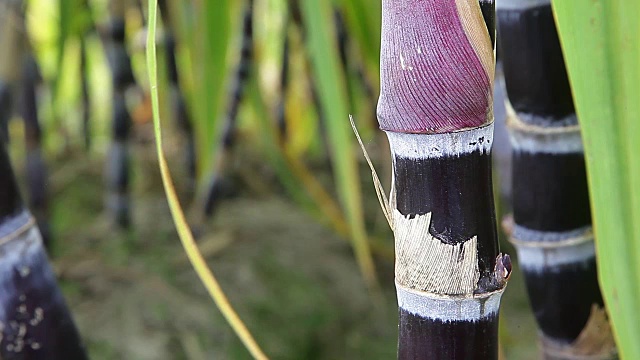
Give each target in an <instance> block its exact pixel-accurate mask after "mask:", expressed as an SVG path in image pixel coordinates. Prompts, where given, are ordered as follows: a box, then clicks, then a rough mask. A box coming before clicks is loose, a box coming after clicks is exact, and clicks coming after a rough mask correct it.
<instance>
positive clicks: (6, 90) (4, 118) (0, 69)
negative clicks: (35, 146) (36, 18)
mask: <svg viewBox="0 0 640 360" xmlns="http://www.w3.org/2000/svg"><path fill="white" fill-rule="evenodd" d="M25 31H26V29H25V27H24V19H23V18H22V9H21V4H20V2H19V1H14V0H0V49H2V51H3V56H1V57H0V105H2V108H1V109H0V137H1V138H2V139H3V140H4V141H5V142H6V143H8V142H9V121H10V120H11V117H12V116H13V110H14V107H13V102H14V100H15V99H16V96H15V94H14V92H15V91H16V88H17V85H18V82H19V81H20V74H21V61H22V54H23V50H24V49H23V46H24V42H25V41H24V33H25Z"/></svg>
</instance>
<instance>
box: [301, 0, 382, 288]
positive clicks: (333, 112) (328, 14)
mask: <svg viewBox="0 0 640 360" xmlns="http://www.w3.org/2000/svg"><path fill="white" fill-rule="evenodd" d="M300 7H301V10H302V16H303V19H304V23H305V30H306V36H307V44H308V51H309V53H310V58H311V59H312V60H311V61H312V69H313V77H314V80H315V82H316V84H317V86H318V94H319V97H320V103H321V107H322V111H323V113H324V114H325V117H326V128H327V136H328V140H329V146H330V151H331V160H332V163H333V170H334V176H335V182H336V186H337V188H338V196H339V198H340V200H341V204H342V207H343V208H344V212H345V214H346V217H347V222H348V223H349V227H350V231H351V236H352V239H353V246H354V251H355V254H356V258H357V260H358V263H359V266H360V270H361V271H362V274H363V276H364V277H365V281H366V282H367V283H368V284H369V286H370V287H372V288H375V287H376V286H377V280H376V276H375V268H374V264H373V260H372V257H371V250H370V248H369V243H368V240H367V234H366V231H365V226H364V214H363V209H362V194H361V190H360V181H359V175H358V163H357V162H356V154H355V153H354V151H355V148H354V142H353V140H352V135H351V129H350V126H349V107H348V96H347V89H346V83H345V77H344V71H343V69H342V67H341V66H340V60H339V54H338V48H337V44H336V37H335V32H334V26H333V25H334V20H333V12H332V8H331V2H329V1H323V0H304V1H301V2H300Z"/></svg>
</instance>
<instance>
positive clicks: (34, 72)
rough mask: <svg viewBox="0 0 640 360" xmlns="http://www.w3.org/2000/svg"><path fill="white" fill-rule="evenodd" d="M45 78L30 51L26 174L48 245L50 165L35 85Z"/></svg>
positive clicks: (25, 87)
mask: <svg viewBox="0 0 640 360" xmlns="http://www.w3.org/2000/svg"><path fill="white" fill-rule="evenodd" d="M41 81H42V79H41V76H40V70H39V68H38V63H37V62H36V59H35V58H34V57H33V55H32V54H27V55H26V59H25V62H24V64H23V68H22V94H21V95H22V96H21V102H20V112H21V115H22V119H23V121H24V128H25V142H26V145H27V158H26V175H27V176H26V178H27V184H28V196H29V208H30V209H31V211H33V214H34V215H35V217H36V220H37V222H38V227H39V228H40V233H41V234H42V239H43V242H44V244H45V246H46V247H47V248H49V246H50V242H51V237H52V235H51V230H50V226H49V219H48V218H49V214H48V194H47V166H46V164H45V161H44V156H43V154H42V147H41V139H42V129H41V127H40V121H39V117H38V99H37V94H36V89H37V87H38V85H39V84H40V82H41Z"/></svg>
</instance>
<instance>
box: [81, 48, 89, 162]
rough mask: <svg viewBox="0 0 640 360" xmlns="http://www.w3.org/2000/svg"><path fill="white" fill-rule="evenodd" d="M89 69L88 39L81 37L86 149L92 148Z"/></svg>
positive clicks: (83, 116)
mask: <svg viewBox="0 0 640 360" xmlns="http://www.w3.org/2000/svg"><path fill="white" fill-rule="evenodd" d="M88 77H89V72H88V71H87V40H86V39H85V37H84V36H82V37H80V88H81V93H82V136H83V138H84V147H85V150H89V149H90V148H91V99H90V96H89V81H88Z"/></svg>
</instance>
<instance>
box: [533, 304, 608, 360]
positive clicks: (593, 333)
mask: <svg viewBox="0 0 640 360" xmlns="http://www.w3.org/2000/svg"><path fill="white" fill-rule="evenodd" d="M540 342H541V345H542V349H543V352H544V355H545V359H547V360H614V359H618V351H617V349H616V345H615V340H614V338H613V333H612V331H611V325H610V324H609V321H608V317H607V313H606V310H605V308H604V307H602V306H600V305H598V304H592V305H591V313H590V315H589V320H588V321H587V323H586V324H585V326H584V328H583V329H582V331H581V332H580V335H578V337H577V338H576V340H575V341H573V342H572V343H571V344H559V343H558V342H557V341H554V340H553V339H549V338H547V337H545V336H544V335H543V336H542V337H541V339H540Z"/></svg>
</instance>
